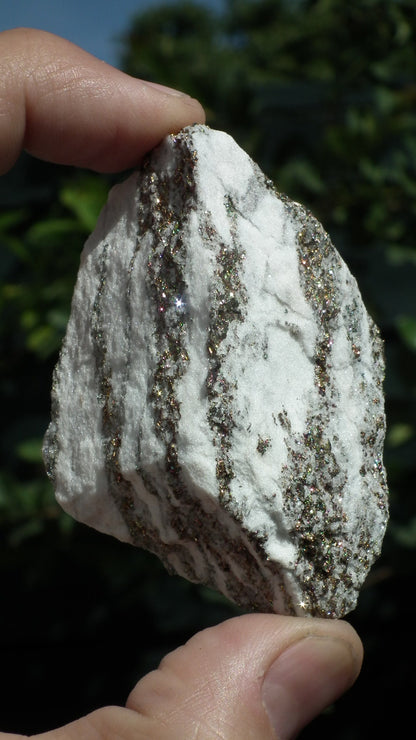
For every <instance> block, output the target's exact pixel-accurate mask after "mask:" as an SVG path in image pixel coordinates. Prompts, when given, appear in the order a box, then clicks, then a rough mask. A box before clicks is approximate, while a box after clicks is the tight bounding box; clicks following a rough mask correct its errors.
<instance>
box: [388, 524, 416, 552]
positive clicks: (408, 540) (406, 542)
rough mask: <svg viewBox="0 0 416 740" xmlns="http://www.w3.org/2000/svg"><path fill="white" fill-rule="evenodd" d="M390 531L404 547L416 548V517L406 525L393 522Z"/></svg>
mask: <svg viewBox="0 0 416 740" xmlns="http://www.w3.org/2000/svg"><path fill="white" fill-rule="evenodd" d="M390 531H391V533H392V535H393V537H394V538H395V540H396V541H397V542H398V543H399V545H401V546H402V547H407V548H410V549H414V548H416V517H414V518H413V519H411V521H410V522H409V523H408V524H406V525H401V526H400V525H398V524H394V523H392V524H391V525H390Z"/></svg>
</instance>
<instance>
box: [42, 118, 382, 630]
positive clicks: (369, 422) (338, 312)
mask: <svg viewBox="0 0 416 740" xmlns="http://www.w3.org/2000/svg"><path fill="white" fill-rule="evenodd" d="M383 372H384V367H383V348H382V343H381V340H380V338H379V334H378V330H377V328H376V327H375V325H374V323H373V321H372V320H371V319H370V317H369V316H368V315H367V312H366V310H365V308H364V305H363V303H362V299H361V297H360V294H359V291H358V288H357V284H356V281H355V279H354V278H353V277H352V276H351V275H350V273H349V271H348V269H347V267H346V265H345V264H344V262H343V261H342V259H341V258H340V256H339V254H338V253H337V252H336V250H335V249H334V247H333V246H332V244H331V242H330V240H329V238H328V236H327V235H326V234H325V232H324V230H323V228H322V226H321V225H320V224H319V223H318V222H317V221H316V220H315V219H314V217H313V216H312V215H311V214H310V213H309V212H307V211H306V210H305V209H304V208H302V206H300V205H299V204H296V203H292V202H291V201H289V200H288V199H287V198H286V197H284V196H282V195H280V194H278V193H277V192H276V191H275V190H274V188H273V186H272V185H271V183H270V181H268V180H267V179H266V178H265V176H264V175H263V174H262V173H261V171H260V170H259V168H258V167H257V165H255V164H254V163H253V162H252V161H251V160H250V158H249V157H248V156H247V154H245V153H244V152H243V151H242V150H241V149H240V148H239V147H238V146H237V144H236V143H235V142H234V141H233V140H232V139H231V138H230V137H229V136H227V135H226V134H224V133H221V132H218V131H212V130H210V129H208V128H207V127H204V126H194V127H190V128H188V129H185V130H184V131H182V132H181V133H180V134H178V135H175V136H169V137H168V138H167V139H165V141H164V142H162V144H161V145H160V146H159V147H158V148H157V149H156V150H154V151H153V152H152V153H151V154H150V155H149V157H148V158H147V161H146V162H145V164H144V165H143V167H142V168H141V170H140V172H138V173H135V174H133V175H132V176H131V177H130V178H129V179H128V180H127V181H126V182H125V183H123V184H122V185H119V186H117V187H115V188H114V189H113V190H112V192H111V194H110V197H109V201H108V204H107V205H106V207H105V208H104V210H103V212H102V214H101V216H100V219H99V222H98V225H97V228H96V230H95V232H94V233H93V234H92V236H91V237H90V238H89V239H88V241H87V243H86V245H85V249H84V252H83V254H82V260H81V267H80V271H79V275H78V280H77V285H76V288H75V293H74V298H73V304H72V313H71V318H70V320H69V324H68V329H67V334H66V338H65V341H64V345H63V348H62V352H61V356H60V360H59V363H58V365H57V367H56V371H55V375H54V382H53V392H52V421H51V424H50V426H49V429H48V432H47V434H46V437H45V444H44V457H45V462H46V466H47V469H48V473H49V475H50V477H51V478H52V480H53V482H54V485H55V488H56V495H57V498H58V501H59V502H60V503H61V505H62V506H63V508H64V509H65V510H66V511H68V512H69V513H70V514H72V515H73V516H74V517H75V518H76V519H79V520H81V521H83V522H85V523H87V524H90V525H91V526H93V527H95V528H96V529H99V530H101V531H103V532H107V533H109V534H113V535H115V536H116V537H118V538H119V539H121V540H126V541H129V542H132V543H133V544H135V545H139V546H142V547H145V548H147V549H149V550H151V551H152V552H155V553H156V554H157V555H158V556H159V557H160V558H161V559H162V561H163V562H164V563H165V565H166V566H167V567H168V568H169V569H170V570H171V571H172V572H177V573H179V574H180V575H183V576H185V577H186V578H189V579H190V580H191V581H196V582H201V583H205V584H207V585H208V586H211V587H214V588H217V589H218V590H219V591H221V592H222V593H224V594H225V595H226V596H228V597H229V598H230V599H232V600H234V601H236V602H237V603H239V604H240V605H242V606H243V607H246V608H255V609H260V610H263V611H276V612H281V613H288V614H300V615H305V614H311V615H318V616H331V617H332V616H342V615H344V614H345V613H347V612H348V611H350V610H351V609H353V608H354V606H355V603H356V599H357V595H358V591H359V589H360V587H361V585H362V583H363V581H364V578H365V576H366V574H367V572H368V570H369V568H370V566H371V564H372V562H373V561H374V559H375V557H376V556H377V555H378V554H379V551H380V547H381V542H382V539H383V535H384V531H385V527H386V522H387V488H386V479H385V471H384V468H383V463H382V447H383V440H384V433H385V419H384V411H383V395H382V380H383Z"/></svg>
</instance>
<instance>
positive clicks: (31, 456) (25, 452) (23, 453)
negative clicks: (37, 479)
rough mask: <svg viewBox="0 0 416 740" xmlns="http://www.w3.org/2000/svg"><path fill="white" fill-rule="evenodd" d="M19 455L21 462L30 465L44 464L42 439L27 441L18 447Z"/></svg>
mask: <svg viewBox="0 0 416 740" xmlns="http://www.w3.org/2000/svg"><path fill="white" fill-rule="evenodd" d="M17 454H18V455H19V457H20V459H21V460H24V461H25V462H29V463H41V462H42V439H39V438H38V437H37V438H35V439H27V440H25V441H24V442H21V443H20V444H19V445H18V447H17Z"/></svg>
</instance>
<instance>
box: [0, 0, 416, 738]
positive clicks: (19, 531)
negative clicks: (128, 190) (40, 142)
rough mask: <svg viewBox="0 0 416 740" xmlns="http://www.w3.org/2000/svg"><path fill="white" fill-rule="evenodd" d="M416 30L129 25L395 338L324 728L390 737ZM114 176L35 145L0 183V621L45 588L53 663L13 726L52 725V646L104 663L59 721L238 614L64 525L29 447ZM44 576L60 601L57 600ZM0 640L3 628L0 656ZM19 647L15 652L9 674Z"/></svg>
mask: <svg viewBox="0 0 416 740" xmlns="http://www.w3.org/2000/svg"><path fill="white" fill-rule="evenodd" d="M415 35H416V4H415V3H414V2H412V1H411V0H348V2H347V0H228V2H226V3H225V9H224V11H223V12H217V13H215V12H213V11H212V10H210V9H209V8H208V7H206V6H204V5H202V4H198V5H195V4H192V3H190V2H186V3H178V4H176V5H174V4H167V5H161V6H160V7H158V8H152V9H151V10H148V11H146V12H143V13H141V14H139V15H137V16H136V17H135V18H134V19H133V21H132V24H131V27H130V29H129V30H128V31H127V32H126V34H125V36H124V39H123V48H124V51H123V56H122V63H123V66H124V68H125V69H126V71H128V72H129V73H131V74H133V75H136V76H139V77H144V78H147V79H149V80H153V81H156V82H160V83H163V84H167V85H171V86H173V87H177V88H179V89H182V90H184V91H186V92H188V93H189V94H191V95H194V96H196V97H198V98H199V99H200V100H201V102H202V103H203V104H204V105H205V108H206V110H207V118H208V123H209V124H210V125H212V126H213V127H216V128H221V129H225V130H226V131H228V132H229V133H230V134H232V135H233V136H234V137H235V138H236V139H237V141H238V142H239V143H240V144H241V146H243V147H244V148H245V149H247V150H248V151H249V153H250V154H251V155H252V156H253V158H254V159H255V160H256V161H258V163H259V164H260V166H261V167H262V168H263V169H264V170H265V171H266V172H267V173H268V174H269V176H270V177H272V178H273V179H274V181H275V182H276V184H277V186H278V187H279V188H280V189H281V190H282V191H284V192H287V193H288V195H289V196H291V197H292V198H295V199H297V200H300V201H301V202H303V203H305V204H306V205H308V206H309V207H310V208H311V209H312V210H313V212H314V213H315V214H316V215H317V216H318V217H319V218H320V219H321V220H322V221H323V223H324V225H325V227H326V228H327V230H328V231H329V233H330V234H331V236H332V238H333V241H334V243H335V244H336V246H337V247H338V249H339V250H340V251H341V253H342V255H343V257H344V259H345V260H346V261H347V263H348V264H349V266H350V267H351V269H352V271H353V273H354V274H355V275H356V277H357V279H358V282H359V285H360V288H361V290H362V293H363V296H364V299H365V301H366V304H367V305H368V307H369V310H370V312H371V313H372V314H373V316H374V318H375V319H376V321H377V323H378V324H379V325H380V327H381V329H382V334H383V336H384V338H385V341H386V357H387V375H386V385H385V387H386V394H387V398H386V408H387V415H388V425H389V432H388V436H387V442H386V463H387V467H388V477H389V484H390V489H391V510H392V524H391V527H390V530H389V534H388V537H387V538H386V543H385V548H384V555H383V558H382V559H381V560H380V561H379V564H378V565H377V566H376V567H375V568H374V569H373V572H372V573H371V575H370V578H369V582H368V586H367V588H366V589H365V590H364V592H363V594H362V597H361V600H360V604H359V608H358V609H357V611H356V612H355V613H354V614H353V615H352V621H353V622H354V623H355V625H356V626H357V627H358V628H359V631H360V632H361V634H362V635H363V637H364V641H365V645H366V647H367V652H368V658H367V664H366V668H365V671H364V674H363V678H362V679H361V683H360V684H359V687H358V688H357V690H356V693H354V692H352V694H351V695H350V697H349V698H348V697H347V698H346V699H345V700H344V703H341V705H340V707H339V708H337V709H336V711H334V712H332V713H331V714H328V715H327V716H326V717H324V718H322V721H320V722H318V723H317V725H316V727H317V730H316V733H317V736H318V735H319V737H320V738H324V737H328V738H329V737H331V738H332V737H336V738H338V739H339V740H349V739H351V740H352V739H354V740H357V739H358V738H368V737H372V736H375V735H376V734H377V737H385V736H387V735H386V734H384V733H388V729H387V723H386V717H385V715H386V713H387V714H388V708H385V709H384V714H383V715H382V714H381V713H380V708H379V696H380V695H383V696H386V697H388V704H389V706H391V707H392V709H391V710H390V714H391V715H392V717H393V718H394V732H395V734H401V722H402V723H403V724H402V726H403V727H407V724H408V722H410V721H411V718H410V715H409V718H406V706H407V705H409V706H411V701H410V700H409V697H408V694H407V693H406V692H407V691H408V686H411V685H412V679H413V676H412V672H411V667H410V666H411V660H410V661H409V658H408V655H409V649H411V646H412V644H413V643H414V638H413V634H412V624H413V619H414V616H415V615H414V606H413V605H412V604H413V600H412V599H407V596H405V595H407V594H408V592H409V590H410V583H411V582H412V579H414V577H415V572H414V570H415V559H416V525H415V505H414V487H415V479H416V299H415V286H416V247H415V233H416V83H415V80H416V39H415ZM108 186H109V182H108V181H106V180H104V179H103V178H102V177H98V176H95V175H91V174H86V173H80V172H71V173H65V172H64V171H63V169H62V168H51V166H50V165H46V164H44V163H38V164H36V163H33V160H30V159H29V158H23V159H22V160H21V162H20V163H19V165H18V166H17V167H16V168H15V169H14V170H13V171H12V172H11V173H10V175H9V176H8V177H7V178H3V179H2V181H0V207H1V212H0V279H1V287H0V349H1V351H0V390H1V394H2V418H3V420H4V421H3V425H2V429H3V431H2V436H1V438H0V458H1V464H2V472H1V476H0V532H1V535H2V538H3V540H4V541H5V542H6V543H7V544H8V547H7V548H4V550H2V551H1V552H0V575H1V577H2V582H3V583H5V584H6V588H8V589H9V592H8V593H9V594H10V595H9V601H10V602H11V603H16V608H15V609H14V610H13V609H12V611H11V616H10V618H8V617H7V616H5V614H3V619H5V620H6V621H5V623H4V627H3V630H0V634H1V633H3V634H6V633H7V634H10V635H11V640H12V645H13V646H14V648H13V650H14V651H16V650H18V649H19V645H20V642H19V639H20V638H19V635H20V634H21V631H22V629H23V630H24V629H28V628H27V627H26V628H25V627H24V626H22V623H21V621H19V619H20V618H19V615H20V614H21V613H23V612H25V610H26V609H27V608H28V603H29V604H30V603H33V601H34V600H36V599H38V597H39V594H41V602H40V603H41V604H43V607H41V617H37V615H36V613H32V616H31V620H32V621H33V625H34V627H33V629H34V632H33V633H29V634H31V638H30V639H32V641H35V640H36V639H37V640H40V645H41V648H40V652H39V653H37V654H36V656H37V657H36V660H35V661H34V666H35V667H32V668H29V667H28V679H27V680H28V682H29V678H30V677H32V679H33V676H38V675H39V671H41V669H40V667H39V666H40V665H41V664H42V663H43V662H44V661H46V660H49V661H50V662H49V663H47V665H48V666H49V668H48V669H46V668H45V670H44V673H42V676H43V678H42V681H43V683H42V686H43V687H45V688H44V691H45V692H46V693H47V695H48V699H47V701H46V708H47V709H46V710H45V714H44V715H43V719H42V717H41V718H39V717H38V714H37V711H38V710H37V708H36V707H35V705H33V706H32V708H31V709H30V711H29V708H28V707H27V714H28V719H27V727H25V726H22V723H21V722H20V716H18V717H17V718H16V719H15V724H13V723H12V722H10V725H9V726H10V730H13V729H14V730H15V731H20V732H22V731H23V732H29V733H31V732H35V731H36V730H38V731H40V730H45V729H48V725H50V724H51V723H52V721H53V719H52V717H51V714H50V707H51V706H52V704H53V705H54V706H56V707H59V706H60V705H59V701H60V700H59V698H58V697H57V695H56V694H55V693H54V691H55V688H54V681H52V682H49V683H48V682H47V677H46V674H47V673H48V672H49V673H51V674H53V673H54V671H55V670H57V666H56V665H55V664H54V663H53V658H51V655H52V653H54V654H55V652H56V651H58V652H59V651H65V650H67V653H65V655H66V657H67V660H69V661H70V662H71V660H72V647H71V646H73V645H74V644H78V643H80V644H82V646H83V648H82V649H83V651H84V653H85V651H88V650H89V651H92V652H91V653H90V652H88V655H90V654H91V656H92V657H91V661H90V662H91V664H92V665H93V666H96V670H95V672H94V668H91V669H90V672H88V670H87V669H85V677H84V675H83V676H82V677H80V676H79V664H81V665H85V664H84V663H83V662H82V661H83V659H82V654H81V653H80V654H77V656H75V657H74V664H77V666H78V667H77V668H76V669H75V667H74V671H75V670H77V679H76V681H72V683H71V689H69V688H68V691H71V696H74V694H73V687H74V685H75V684H76V685H77V686H79V687H80V689H79V696H78V704H77V707H78V709H77V708H75V707H71V714H70V715H69V716H67V715H66V714H65V711H64V710H63V709H62V707H61V710H60V711H61V714H59V713H58V715H57V717H56V724H59V723H62V722H63V721H66V720H69V719H71V718H73V717H74V716H76V715H77V714H79V713H80V712H81V711H88V710H89V709H90V708H92V707H93V706H94V705H95V704H96V703H104V701H110V702H114V701H115V700H118V695H117V693H116V694H114V686H113V687H112V689H111V690H110V687H109V685H108V686H107V683H106V681H107V680H109V679H108V678H107V677H108V675H109V673H111V670H113V671H114V675H115V676H116V683H117V685H118V686H120V687H121V686H122V687H125V688H123V693H124V694H125V693H127V691H128V688H129V685H131V683H132V682H133V680H134V679H135V678H137V677H138V675H137V672H138V673H139V674H140V673H142V672H144V671H145V670H148V669H149V668H151V667H153V666H154V664H155V663H156V662H157V660H158V659H159V658H160V657H161V655H162V654H163V653H164V652H166V650H167V649H169V648H171V647H173V646H174V645H176V644H178V643H179V642H180V641H182V640H183V639H186V637H187V636H188V635H189V634H190V633H192V632H193V631H195V630H196V629H198V628H200V627H202V626H206V625H207V624H209V623H213V622H215V621H218V620H220V619H222V618H224V617H225V616H229V615H231V614H234V613H236V612H235V610H234V608H233V607H231V606H229V605H226V604H225V602H224V600H222V599H221V598H219V597H217V596H215V595H213V594H210V593H208V592H206V591H205V590H204V589H198V588H195V587H193V586H190V585H189V584H186V583H185V582H184V581H182V580H181V579H171V578H169V577H168V576H167V575H165V573H164V571H163V569H162V568H161V567H160V566H159V565H158V564H157V562H156V561H155V559H154V558H152V557H151V556H148V555H146V554H143V553H136V552H135V551H134V552H133V551H132V550H131V549H129V548H126V547H124V546H121V545H120V544H119V543H114V542H112V541H111V540H110V538H105V537H103V536H101V535H97V534H96V533H93V532H89V531H88V530H86V529H85V528H82V527H79V526H78V525H74V524H72V523H71V520H70V519H69V517H67V516H66V515H64V514H63V513H61V512H60V510H59V509H58V507H57V505H56V503H55V501H54V499H53V495H52V490H51V487H50V486H49V484H48V482H47V481H46V479H45V475H44V472H43V468H42V463H41V460H40V446H41V439H42V435H43V432H44V430H45V428H46V425H47V422H48V414H49V388H50V382H51V373H52V367H53V365H54V363H55V361H56V357H57V350H58V347H59V345H60V342H61V339H62V336H63V332H64V328H65V323H66V320H67V317H68V313H69V306H70V299H71V294H72V289H73V283H74V280H75V275H76V271H77V266H78V261H79V254H80V249H81V246H82V244H83V242H84V240H85V238H86V236H87V234H88V233H89V232H90V230H91V229H92V228H93V225H94V223H95V221H96V218H97V215H98V211H99V209H100V207H101V204H102V203H103V202H104V200H105V196H106V192H107V190H108ZM20 583H21V584H22V585H21V586H19V585H18V584H20ZM91 584H95V590H94V586H92V585H91ZM19 588H20V589H21V590H19ZM55 591H56V592H57V593H58V594H60V598H61V599H62V600H63V603H65V604H66V607H65V609H66V611H67V612H68V614H66V612H65V614H55V611H56V605H55V606H54V601H53V597H52V596H51V594H54V593H55ZM39 598H40V597H39ZM71 610H72V611H71ZM51 615H52V616H51ZM19 630H20V631H19ZM124 635H129V639H127V637H124ZM131 635H133V638H131V637H130V636H131ZM100 641H101V642H100ZM103 644H105V649H104V651H103V650H102V645H103ZM68 645H69V647H68ZM134 645H135V646H136V649H135V648H134ZM409 646H410V648H409ZM48 651H49V652H48ZM103 652H104V654H105V656H106V659H107V662H105V661H104V662H103V660H102V658H100V656H101V655H102V653H103ZM140 653H143V656H144V657H143V659H142V660H141V661H140ZM7 655H8V653H7V647H6V643H5V645H4V646H3V649H2V656H3V657H4V661H6V659H7ZM48 656H49V657H48ZM108 656H110V658H108ZM120 656H123V657H120ZM126 656H128V657H126ZM23 660H25V661H27V660H28V657H27V654H24V657H23ZM100 660H101V662H100ZM109 661H110V663H109ZM15 662H16V661H15V652H12V653H10V659H8V662H7V661H6V665H7V666H8V670H9V672H11V674H13V665H14V663H15ZM87 663H88V660H87ZM409 664H410V665H409ZM18 665H19V666H21V662H20V663H19V661H18ZM45 665H46V664H45ZM71 665H72V664H71ZM110 666H111V670H110ZM31 671H32V672H31ZM5 672H6V673H7V669H5ZM83 673H84V672H83ZM391 675H394V682H393V683H394V686H392V685H391V680H390V679H391ZM121 677H123V678H124V679H125V683H124V684H123V681H122V680H121ZM84 679H85V680H84ZM16 680H19V682H21V681H22V677H21V670H20V667H19V676H18V679H16ZM36 680H37V679H36V678H35V679H33V682H35V681H36ZM68 680H69V678H68ZM28 685H29V684H28ZM117 690H119V689H117ZM19 691H20V689H19ZM120 691H121V688H120ZM106 692H108V693H106ZM15 693H18V692H17V691H16V689H15ZM23 693H25V692H24V691H23ZM62 693H64V692H62V691H61V694H62ZM29 694H33V689H32V685H31V684H30V688H28V690H27V692H26V695H29ZM51 697H52V698H53V700H52V698H51ZM123 698H124V697H123V695H120V697H119V700H120V701H122V700H123ZM399 699H400V705H399V709H397V707H396V708H395V703H397V702H398V701H399ZM74 701H75V698H74ZM85 702H86V703H85ZM5 704H6V706H7V701H6V702H5ZM57 711H58V710H57ZM45 716H46V719H45ZM388 716H390V715H388ZM30 717H32V720H30ZM2 729H7V727H6V726H5V725H4V722H3V727H2ZM406 731H407V730H406ZM313 732H314V731H313V729H311V730H310V731H305V733H304V735H303V736H304V737H313V736H314V734H313ZM403 734H404V732H403Z"/></svg>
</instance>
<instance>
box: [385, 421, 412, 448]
mask: <svg viewBox="0 0 416 740" xmlns="http://www.w3.org/2000/svg"><path fill="white" fill-rule="evenodd" d="M414 433H415V430H414V427H413V426H412V425H411V424H393V426H392V427H391V428H390V429H389V431H388V434H387V443H388V444H389V445H390V447H400V446H401V445H403V444H405V443H406V442H408V441H409V439H411V438H412V437H413V435H414Z"/></svg>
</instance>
